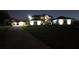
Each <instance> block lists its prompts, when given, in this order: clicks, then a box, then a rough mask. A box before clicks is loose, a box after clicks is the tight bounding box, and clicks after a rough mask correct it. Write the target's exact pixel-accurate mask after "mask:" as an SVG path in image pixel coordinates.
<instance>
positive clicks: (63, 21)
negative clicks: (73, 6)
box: [52, 16, 72, 25]
mask: <svg viewBox="0 0 79 59" xmlns="http://www.w3.org/2000/svg"><path fill="white" fill-rule="evenodd" d="M52 23H53V25H71V24H72V18H69V17H64V16H59V17H57V18H55V19H54V20H53V21H52Z"/></svg>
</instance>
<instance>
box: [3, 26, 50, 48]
mask: <svg viewBox="0 0 79 59" xmlns="http://www.w3.org/2000/svg"><path fill="white" fill-rule="evenodd" d="M4 48H5V49H30V48H31V49H38V48H42V49H44V48H45V49H46V48H50V47H49V46H47V45H45V44H44V43H43V42H41V41H40V40H38V39H36V38H35V37H33V36H32V35H31V34H30V33H29V32H28V31H27V32H26V31H24V30H23V29H22V28H21V27H11V28H10V29H8V31H7V32H6V34H5V46H4Z"/></svg>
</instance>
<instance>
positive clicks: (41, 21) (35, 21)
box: [28, 14, 52, 26]
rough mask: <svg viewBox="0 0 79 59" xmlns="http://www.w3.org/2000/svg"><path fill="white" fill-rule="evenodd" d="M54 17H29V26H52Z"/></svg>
mask: <svg viewBox="0 0 79 59" xmlns="http://www.w3.org/2000/svg"><path fill="white" fill-rule="evenodd" d="M51 19H52V16H49V15H45V14H43V15H32V16H28V23H29V25H38V26H39V25H49V24H51Z"/></svg>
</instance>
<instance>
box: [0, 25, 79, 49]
mask: <svg viewBox="0 0 79 59" xmlns="http://www.w3.org/2000/svg"><path fill="white" fill-rule="evenodd" d="M0 48H1V49H50V48H52V49H77V48H78V49H79V27H78V26H33V27H23V28H21V27H10V28H8V29H6V30H0Z"/></svg>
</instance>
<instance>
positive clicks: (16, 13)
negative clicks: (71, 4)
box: [8, 10, 79, 19]
mask: <svg viewBox="0 0 79 59" xmlns="http://www.w3.org/2000/svg"><path fill="white" fill-rule="evenodd" d="M8 13H9V14H10V16H11V17H16V18H20V19H23V18H25V17H26V16H28V15H34V14H35V15H40V14H48V15H51V16H54V17H58V16H71V17H74V18H77V19H79V10H8Z"/></svg>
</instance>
